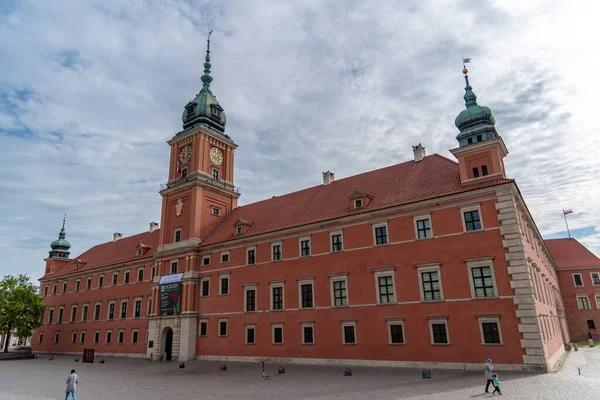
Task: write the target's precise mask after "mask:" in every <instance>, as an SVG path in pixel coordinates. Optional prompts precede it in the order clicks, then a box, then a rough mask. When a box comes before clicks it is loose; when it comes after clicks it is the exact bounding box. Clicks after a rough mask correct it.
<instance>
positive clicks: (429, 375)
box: [423, 369, 431, 379]
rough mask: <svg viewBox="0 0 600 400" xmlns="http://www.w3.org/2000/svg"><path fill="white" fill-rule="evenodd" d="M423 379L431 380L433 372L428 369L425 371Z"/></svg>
mask: <svg viewBox="0 0 600 400" xmlns="http://www.w3.org/2000/svg"><path fill="white" fill-rule="evenodd" d="M423 379H431V372H429V370H428V369H424V370H423Z"/></svg>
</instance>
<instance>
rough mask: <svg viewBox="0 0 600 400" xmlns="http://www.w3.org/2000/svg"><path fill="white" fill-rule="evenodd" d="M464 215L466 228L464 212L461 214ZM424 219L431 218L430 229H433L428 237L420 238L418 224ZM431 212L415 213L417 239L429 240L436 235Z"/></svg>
mask: <svg viewBox="0 0 600 400" xmlns="http://www.w3.org/2000/svg"><path fill="white" fill-rule="evenodd" d="M461 215H462V216H463V230H465V229H466V225H464V222H465V221H464V214H461ZM424 219H428V220H429V230H430V231H431V236H428V237H424V238H420V237H419V225H418V224H417V222H418V221H422V220H424ZM431 222H432V221H431V213H427V214H420V215H414V216H413V226H414V228H415V239H416V240H429V239H433V238H434V237H435V235H434V234H433V224H432V223H431Z"/></svg>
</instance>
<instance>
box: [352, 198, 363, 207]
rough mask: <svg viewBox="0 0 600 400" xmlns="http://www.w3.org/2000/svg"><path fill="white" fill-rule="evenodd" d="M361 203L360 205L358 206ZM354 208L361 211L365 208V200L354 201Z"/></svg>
mask: <svg viewBox="0 0 600 400" xmlns="http://www.w3.org/2000/svg"><path fill="white" fill-rule="evenodd" d="M359 202H360V204H358V203H359ZM354 208H355V209H361V208H363V199H362V198H361V199H354Z"/></svg>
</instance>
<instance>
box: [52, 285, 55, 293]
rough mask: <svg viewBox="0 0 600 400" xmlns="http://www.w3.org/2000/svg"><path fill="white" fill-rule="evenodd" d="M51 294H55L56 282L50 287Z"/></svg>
mask: <svg viewBox="0 0 600 400" xmlns="http://www.w3.org/2000/svg"><path fill="white" fill-rule="evenodd" d="M52 294H56V284H54V286H53V287H52Z"/></svg>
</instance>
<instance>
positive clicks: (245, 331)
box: [244, 324, 256, 346]
mask: <svg viewBox="0 0 600 400" xmlns="http://www.w3.org/2000/svg"><path fill="white" fill-rule="evenodd" d="M249 329H254V342H252V343H248V330H249ZM244 343H245V344H247V345H250V346H253V345H255V344H256V324H246V325H245V326H244Z"/></svg>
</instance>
